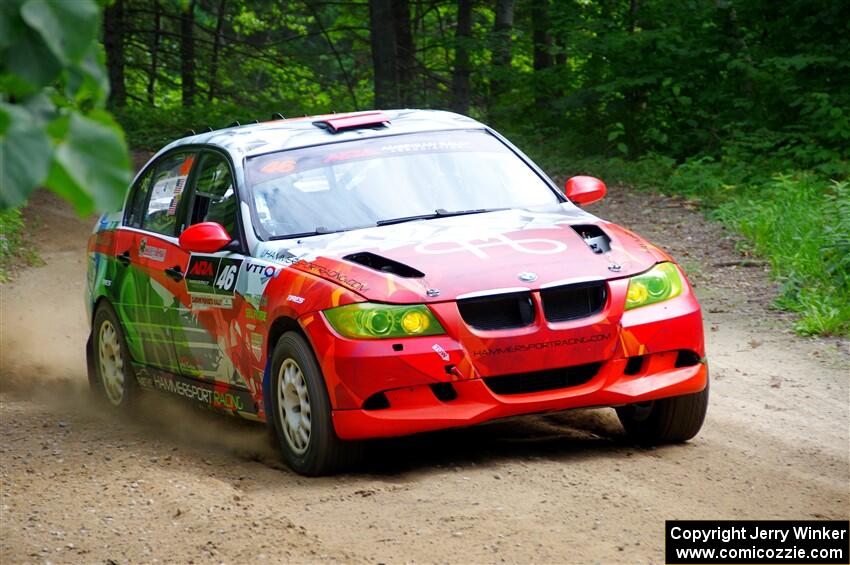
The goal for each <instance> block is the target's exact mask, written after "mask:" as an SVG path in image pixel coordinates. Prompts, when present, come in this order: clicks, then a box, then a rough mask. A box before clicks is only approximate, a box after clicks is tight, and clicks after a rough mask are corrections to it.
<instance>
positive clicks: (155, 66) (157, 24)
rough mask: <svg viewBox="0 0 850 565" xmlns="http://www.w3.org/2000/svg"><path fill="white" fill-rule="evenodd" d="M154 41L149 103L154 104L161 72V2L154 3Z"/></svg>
mask: <svg viewBox="0 0 850 565" xmlns="http://www.w3.org/2000/svg"><path fill="white" fill-rule="evenodd" d="M153 9H154V16H153V26H154V27H153V29H154V32H153V38H152V39H153V41H151V71H150V74H149V75H148V104H150V105H151V106H153V104H154V94H155V92H156V73H157V72H159V35H160V31H161V30H162V12H161V8H160V6H159V2H158V1H155V2H154V5H153Z"/></svg>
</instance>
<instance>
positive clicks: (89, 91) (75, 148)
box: [0, 0, 130, 214]
mask: <svg viewBox="0 0 850 565" xmlns="http://www.w3.org/2000/svg"><path fill="white" fill-rule="evenodd" d="M98 15H99V7H98V5H97V3H96V2H95V1H94V0H75V1H74V2H67V1H64V0H7V1H6V2H4V3H3V5H2V7H0V88H2V90H0V92H2V94H0V210H5V209H10V208H14V207H16V206H19V205H20V204H22V203H23V202H24V201H25V200H26V198H27V196H28V195H29V194H30V192H32V191H33V190H34V189H35V188H36V187H38V186H40V185H42V184H44V185H46V186H47V187H48V188H50V189H51V190H53V191H54V192H56V193H57V194H59V195H60V196H62V197H64V198H66V199H68V200H69V201H71V202H72V203H73V204H74V207H75V208H76V209H77V211H78V212H79V213H80V214H86V213H90V212H91V211H92V210H94V209H95V208H97V209H101V210H110V209H114V208H115V207H117V206H118V205H119V204H120V202H121V198H122V196H123V193H124V191H125V190H126V187H127V183H128V181H129V164H130V161H129V156H128V153H127V147H126V145H125V143H124V139H123V135H122V133H121V129H120V127H118V126H117V124H115V122H114V121H112V119H111V118H110V117H109V115H108V114H106V113H104V112H103V111H101V110H98V108H99V107H101V106H102V105H103V104H104V102H105V100H106V95H107V90H106V77H105V73H104V69H103V65H102V63H101V59H102V55H101V51H100V47H99V44H98V41H97V31H98V23H99V17H98Z"/></svg>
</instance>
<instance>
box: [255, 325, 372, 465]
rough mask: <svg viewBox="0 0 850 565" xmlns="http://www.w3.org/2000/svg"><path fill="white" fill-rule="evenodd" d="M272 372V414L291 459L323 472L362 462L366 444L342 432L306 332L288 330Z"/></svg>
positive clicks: (289, 461) (275, 354)
mask: <svg viewBox="0 0 850 565" xmlns="http://www.w3.org/2000/svg"><path fill="white" fill-rule="evenodd" d="M271 375H272V376H271V379H272V382H271V387H270V388H271V405H272V413H271V414H270V420H271V421H272V423H273V426H274V432H275V436H276V437H277V443H278V444H279V446H280V450H281V451H282V452H283V457H284V459H285V460H286V462H287V464H288V465H289V466H290V467H291V468H292V469H293V470H294V471H295V472H297V473H300V474H302V475H308V476H317V475H327V474H330V473H333V472H335V471H339V470H342V469H343V468H345V467H348V466H350V465H353V464H354V463H356V461H357V460H358V459H359V456H360V453H361V445H360V444H359V443H357V442H348V441H343V440H341V439H339V438H338V437H337V435H336V432H335V431H334V427H333V422H332V421H331V406H330V400H329V398H328V392H327V388H326V387H325V379H324V377H323V376H322V372H321V369H320V368H319V364H318V362H317V361H316V358H315V357H314V355H313V352H312V350H311V349H310V346H309V344H308V343H307V342H306V341H305V340H304V338H303V337H301V336H300V335H298V334H297V333H295V332H287V333H285V334H284V335H283V336H282V337H281V338H280V340H278V342H277V346H276V347H275V349H274V352H273V353H272V373H271Z"/></svg>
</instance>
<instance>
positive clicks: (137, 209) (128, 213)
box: [124, 166, 156, 228]
mask: <svg viewBox="0 0 850 565" xmlns="http://www.w3.org/2000/svg"><path fill="white" fill-rule="evenodd" d="M154 169H156V167H155V166H152V167H148V169H147V170H146V171H145V172H144V174H143V175H142V176H141V177H139V180H138V181H136V184H134V185H133V188H132V189H131V192H130V198H129V199H128V200H127V208H126V209H125V210H124V225H127V226H131V227H134V228H140V227H142V218H143V217H144V216H145V205H146V204H147V202H148V192H150V189H151V179H152V178H153V172H154Z"/></svg>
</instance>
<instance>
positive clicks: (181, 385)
mask: <svg viewBox="0 0 850 565" xmlns="http://www.w3.org/2000/svg"><path fill="white" fill-rule="evenodd" d="M146 377H147V375H146ZM147 382H148V383H149V384H150V385H151V386H152V387H153V388H155V389H157V390H161V391H163V392H170V393H172V394H176V395H178V396H182V397H183V398H187V399H189V400H194V401H196V402H200V403H201V404H205V405H207V406H210V407H212V408H220V409H224V410H233V411H237V412H250V413H256V410H255V409H254V401H253V399H252V398H251V395H250V394H249V393H248V391H244V390H220V389H218V388H217V387H216V385H214V384H213V383H205V382H199V381H194V380H191V379H188V378H185V377H181V376H178V375H172V374H170V373H165V372H156V373H154V374H153V375H151V376H150V380H149V381H147Z"/></svg>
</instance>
